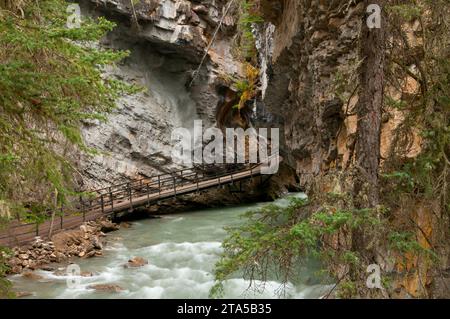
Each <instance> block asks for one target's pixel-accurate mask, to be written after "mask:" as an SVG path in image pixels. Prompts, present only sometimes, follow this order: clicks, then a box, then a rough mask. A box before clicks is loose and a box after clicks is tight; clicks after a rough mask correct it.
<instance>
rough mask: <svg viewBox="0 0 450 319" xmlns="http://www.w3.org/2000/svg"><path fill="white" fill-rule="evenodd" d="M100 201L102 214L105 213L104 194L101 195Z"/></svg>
mask: <svg viewBox="0 0 450 319" xmlns="http://www.w3.org/2000/svg"><path fill="white" fill-rule="evenodd" d="M100 203H101V205H102V214H103V215H104V214H105V202H104V200H103V194H102V195H101V196H100Z"/></svg>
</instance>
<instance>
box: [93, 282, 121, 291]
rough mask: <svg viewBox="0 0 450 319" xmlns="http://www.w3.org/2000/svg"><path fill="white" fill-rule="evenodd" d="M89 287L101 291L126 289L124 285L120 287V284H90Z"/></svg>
mask: <svg viewBox="0 0 450 319" xmlns="http://www.w3.org/2000/svg"><path fill="white" fill-rule="evenodd" d="M88 289H95V290H96V291H101V292H121V291H123V290H124V289H123V288H122V287H120V286H119V285H115V284H98V285H91V286H88Z"/></svg>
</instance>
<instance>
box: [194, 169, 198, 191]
mask: <svg viewBox="0 0 450 319" xmlns="http://www.w3.org/2000/svg"><path fill="white" fill-rule="evenodd" d="M195 180H196V182H197V193H198V172H196V173H195Z"/></svg>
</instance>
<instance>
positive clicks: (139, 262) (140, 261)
mask: <svg viewBox="0 0 450 319" xmlns="http://www.w3.org/2000/svg"><path fill="white" fill-rule="evenodd" d="M147 264H148V260H147V259H144V258H142V257H133V258H131V259H130V260H128V262H127V263H126V264H125V265H124V267H125V268H138V267H142V266H145V265H147Z"/></svg>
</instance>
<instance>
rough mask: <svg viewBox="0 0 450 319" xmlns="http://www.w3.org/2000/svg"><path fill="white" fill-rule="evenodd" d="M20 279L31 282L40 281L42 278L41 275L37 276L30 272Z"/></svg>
mask: <svg viewBox="0 0 450 319" xmlns="http://www.w3.org/2000/svg"><path fill="white" fill-rule="evenodd" d="M22 277H25V278H28V279H33V280H41V279H43V278H44V277H42V276H41V275H38V274H36V273H34V272H31V271H27V272H24V273H23V274H22Z"/></svg>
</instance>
